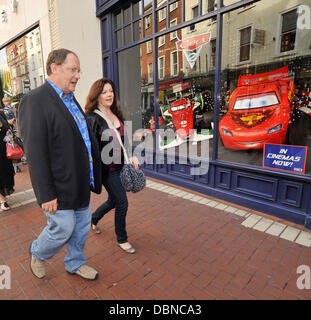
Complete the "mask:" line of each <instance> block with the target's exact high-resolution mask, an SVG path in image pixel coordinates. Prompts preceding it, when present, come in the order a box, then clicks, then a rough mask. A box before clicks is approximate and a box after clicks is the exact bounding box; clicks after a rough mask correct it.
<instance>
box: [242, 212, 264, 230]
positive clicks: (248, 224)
mask: <svg viewBox="0 0 311 320" xmlns="http://www.w3.org/2000/svg"><path fill="white" fill-rule="evenodd" d="M260 219H262V217H260V216H258V215H256V214H251V215H250V216H249V217H248V218H247V219H246V220H244V221H243V222H242V223H241V224H242V226H244V227H247V228H252V227H253V226H254V225H255V224H256V223H257V222H258V221H259V220H260Z"/></svg>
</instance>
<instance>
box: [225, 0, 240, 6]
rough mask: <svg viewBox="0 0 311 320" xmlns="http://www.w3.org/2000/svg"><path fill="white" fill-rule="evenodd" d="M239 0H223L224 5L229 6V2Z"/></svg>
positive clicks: (237, 0)
mask: <svg viewBox="0 0 311 320" xmlns="http://www.w3.org/2000/svg"><path fill="white" fill-rule="evenodd" d="M239 1H240V0H223V3H224V6H229V5H230V4H233V3H236V2H239Z"/></svg>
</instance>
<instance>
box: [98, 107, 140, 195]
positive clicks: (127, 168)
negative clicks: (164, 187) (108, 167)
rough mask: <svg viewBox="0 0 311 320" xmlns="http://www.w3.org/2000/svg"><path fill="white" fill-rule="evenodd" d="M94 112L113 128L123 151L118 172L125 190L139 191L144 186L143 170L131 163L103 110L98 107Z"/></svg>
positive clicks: (117, 133)
mask: <svg viewBox="0 0 311 320" xmlns="http://www.w3.org/2000/svg"><path fill="white" fill-rule="evenodd" d="M94 112H95V113H97V114H98V115H100V116H101V117H102V118H104V119H105V120H106V122H107V124H108V126H109V128H110V129H112V130H114V132H115V133H116V136H117V138H118V140H119V143H120V145H121V147H122V149H123V153H124V160H125V164H124V165H123V168H122V169H121V172H120V179H121V182H122V185H123V187H124V189H125V191H127V192H130V191H131V192H133V193H136V192H139V191H140V190H142V189H144V187H145V186H146V176H145V174H144V172H143V171H142V170H141V169H138V170H136V169H135V167H134V166H133V165H132V163H131V161H130V160H129V158H128V155H127V152H126V150H125V147H124V145H123V143H122V140H121V137H120V134H119V132H118V130H116V128H115V127H114V125H113V124H112V123H111V121H110V120H109V119H108V118H107V117H106V116H105V114H104V113H103V112H101V111H100V110H98V109H95V110H94Z"/></svg>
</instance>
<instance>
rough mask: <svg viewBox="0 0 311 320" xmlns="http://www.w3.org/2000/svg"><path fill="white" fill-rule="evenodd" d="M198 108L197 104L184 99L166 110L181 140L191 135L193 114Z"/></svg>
mask: <svg viewBox="0 0 311 320" xmlns="http://www.w3.org/2000/svg"><path fill="white" fill-rule="evenodd" d="M198 107H199V104H198V103H195V102H193V101H192V100H190V99H189V98H185V99H181V100H177V101H175V102H173V103H172V104H171V105H170V106H169V108H168V113H169V114H171V115H172V118H173V123H174V125H175V128H176V131H177V134H178V136H179V137H180V138H181V139H183V140H186V139H187V138H188V137H190V136H191V135H192V134H193V128H194V125H193V121H194V115H193V112H194V110H195V109H196V108H198Z"/></svg>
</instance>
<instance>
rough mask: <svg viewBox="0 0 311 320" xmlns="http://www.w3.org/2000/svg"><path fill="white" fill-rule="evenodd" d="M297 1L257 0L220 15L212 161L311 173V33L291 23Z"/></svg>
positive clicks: (293, 19) (294, 15) (295, 17)
mask: <svg viewBox="0 0 311 320" xmlns="http://www.w3.org/2000/svg"><path fill="white" fill-rule="evenodd" d="M299 4H300V2H299V1H298V0H294V1H292V3H291V7H290V8H288V6H287V4H286V2H284V1H282V0H275V1H274V2H273V5H272V4H271V1H270V0H262V1H260V2H256V3H254V4H253V5H251V6H248V7H247V10H246V9H245V8H242V9H237V10H235V11H232V12H230V13H228V14H225V15H224V24H223V44H222V46H223V53H222V57H221V58H222V73H221V85H220V88H221V99H220V106H219V127H218V133H219V144H218V159H220V160H225V161H230V162H237V163H244V164H248V165H254V166H259V167H266V168H271V170H285V171H288V172H294V173H303V171H304V169H305V173H307V174H310V173H311V168H310V163H311V161H310V149H311V99H310V97H311V93H310V92H311V73H310V72H309V70H310V66H311V58H310V48H309V45H310V41H309V39H311V30H310V29H298V28H297V23H296V22H297V16H296V10H293V9H292V8H293V6H295V5H297V6H298V5H299ZM293 21H296V22H293ZM284 24H286V26H284ZM289 25H290V26H291V27H290V29H291V31H289V32H288V31H287V30H288V26H289ZM250 26H251V27H250ZM284 30H285V31H286V32H284ZM288 53H291V55H289V54H288ZM276 146H277V147H276ZM299 146H300V147H303V148H300V149H299V148H297V147H299ZM294 147H295V148H294ZM304 147H308V151H307V155H306V157H307V158H306V166H305V168H304V161H302V160H301V159H305V157H304V152H305V148H304ZM277 148H278V149H277ZM270 150H273V151H270ZM278 150H279V151H278ZM280 150H281V151H280ZM294 150H302V154H301V155H299V157H297V158H295V156H293V153H294ZM282 153H283V154H282ZM284 154H285V155H284ZM273 157H274V158H273ZM269 159H274V160H271V162H270V160H269ZM297 159H300V160H301V161H302V162H299V161H298V160H297ZM267 161H268V162H269V165H267V164H266V163H267ZM298 162H299V163H298Z"/></svg>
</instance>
